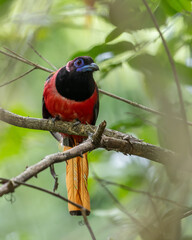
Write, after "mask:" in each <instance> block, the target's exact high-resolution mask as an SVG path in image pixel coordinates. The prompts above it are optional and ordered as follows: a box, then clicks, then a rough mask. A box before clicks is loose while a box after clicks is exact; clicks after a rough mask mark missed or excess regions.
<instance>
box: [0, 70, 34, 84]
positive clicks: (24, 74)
mask: <svg viewBox="0 0 192 240" xmlns="http://www.w3.org/2000/svg"><path fill="white" fill-rule="evenodd" d="M35 69H36V67H34V68H32V69H30V70H29V71H27V72H25V73H23V74H22V75H20V76H19V77H17V78H14V79H13V80H10V81H8V82H5V83H3V84H1V85H0V88H1V87H4V86H6V85H8V84H10V83H12V82H15V81H16V80H19V79H21V78H22V77H24V76H26V75H27V74H29V73H31V72H32V71H34V70H35Z"/></svg>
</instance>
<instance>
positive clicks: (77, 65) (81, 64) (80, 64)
mask: <svg viewBox="0 0 192 240" xmlns="http://www.w3.org/2000/svg"><path fill="white" fill-rule="evenodd" d="M74 65H75V67H77V68H78V67H82V66H83V65H84V61H83V59H82V58H78V59H77V60H76V61H75V62H74Z"/></svg>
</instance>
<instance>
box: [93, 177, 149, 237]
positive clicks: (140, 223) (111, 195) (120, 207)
mask: <svg viewBox="0 0 192 240" xmlns="http://www.w3.org/2000/svg"><path fill="white" fill-rule="evenodd" d="M94 175H95V174H94ZM95 179H96V180H97V181H98V182H99V184H100V185H101V186H102V187H103V188H104V189H105V191H106V192H107V193H108V195H109V196H110V198H111V199H113V201H114V202H115V203H116V204H117V207H118V208H119V210H120V211H121V212H123V213H124V214H125V215H127V216H128V217H129V218H130V219H131V220H132V221H133V222H134V223H135V224H136V225H137V226H139V227H140V230H142V229H145V231H146V232H150V229H149V228H148V227H146V226H145V225H144V224H143V223H142V222H140V221H139V220H138V219H137V218H135V217H134V216H132V215H131V214H130V213H129V212H128V211H127V209H126V208H125V207H124V206H123V205H122V204H121V203H120V202H119V200H118V199H117V198H116V197H115V196H114V195H113V194H112V192H111V191H110V190H109V189H108V188H107V187H106V186H105V185H104V184H103V183H102V181H101V182H100V181H99V179H98V178H95Z"/></svg>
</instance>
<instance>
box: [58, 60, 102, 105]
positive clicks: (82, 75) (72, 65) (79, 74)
mask: <svg viewBox="0 0 192 240" xmlns="http://www.w3.org/2000/svg"><path fill="white" fill-rule="evenodd" d="M97 70H99V67H98V66H97V64H95V63H94V61H93V59H92V58H91V57H88V56H82V57H77V58H75V59H73V60H71V61H69V62H68V63H67V64H66V66H65V67H63V68H61V69H60V71H59V72H58V74H57V77H56V88H57V91H58V92H59V93H60V94H61V95H62V96H63V97H65V98H68V99H71V100H75V101H84V100H86V99H88V98H89V97H91V95H92V94H93V92H94V90H95V87H96V85H95V82H94V79H93V72H94V71H97Z"/></svg>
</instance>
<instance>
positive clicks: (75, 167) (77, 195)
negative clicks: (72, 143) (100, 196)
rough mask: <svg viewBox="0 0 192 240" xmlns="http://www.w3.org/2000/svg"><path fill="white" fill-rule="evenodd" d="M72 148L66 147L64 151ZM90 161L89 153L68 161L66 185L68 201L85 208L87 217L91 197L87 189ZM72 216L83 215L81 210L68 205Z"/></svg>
mask: <svg viewBox="0 0 192 240" xmlns="http://www.w3.org/2000/svg"><path fill="white" fill-rule="evenodd" d="M68 149H70V147H64V151H66V150H68ZM88 174H89V169H88V161H87V153H85V154H83V157H75V158H72V159H70V160H68V161H67V164H66V185H67V194H68V199H69V200H70V201H72V202H74V203H77V204H79V205H81V206H83V207H84V208H85V209H86V215H89V214H90V197H89V192H88V189H87V185H88V183H87V180H88ZM68 208H69V212H70V214H71V215H81V210H80V209H79V208H78V207H76V206H74V205H72V204H70V203H69V204H68Z"/></svg>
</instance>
